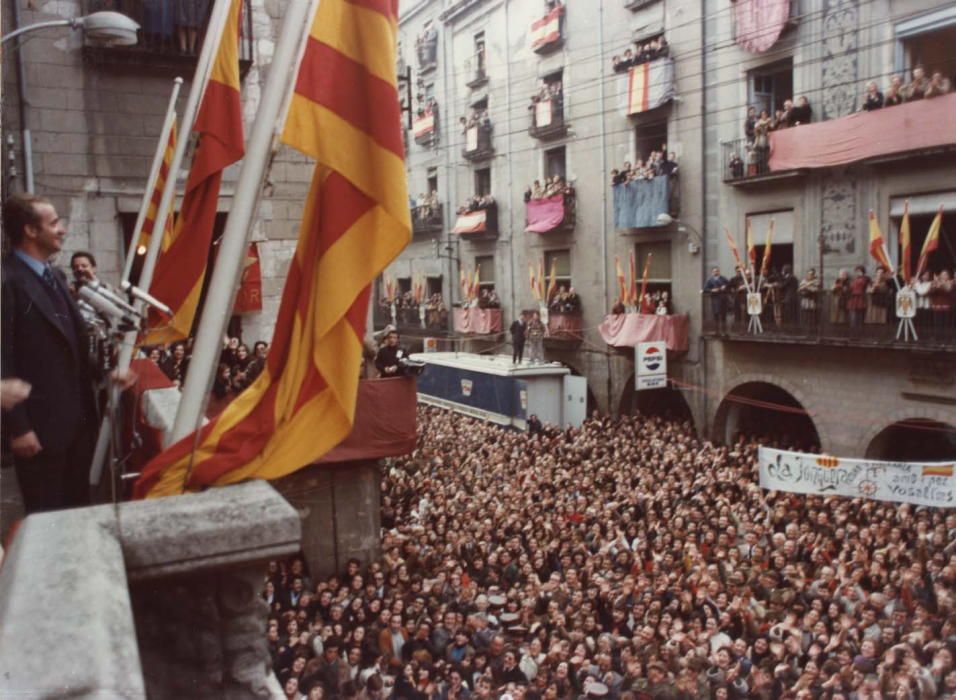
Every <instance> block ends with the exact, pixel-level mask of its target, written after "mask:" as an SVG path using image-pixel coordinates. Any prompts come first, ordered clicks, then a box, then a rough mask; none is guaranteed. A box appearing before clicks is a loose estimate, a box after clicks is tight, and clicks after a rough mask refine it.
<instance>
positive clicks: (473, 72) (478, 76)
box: [465, 55, 488, 90]
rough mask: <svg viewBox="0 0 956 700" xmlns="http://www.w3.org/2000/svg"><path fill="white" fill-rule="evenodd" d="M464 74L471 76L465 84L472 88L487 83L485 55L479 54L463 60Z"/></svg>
mask: <svg viewBox="0 0 956 700" xmlns="http://www.w3.org/2000/svg"><path fill="white" fill-rule="evenodd" d="M465 75H470V76H471V78H470V79H469V80H468V82H467V83H465V84H466V85H467V86H468V87H470V88H471V89H472V90H476V89H477V88H480V87H482V86H484V85H487V84H488V71H487V70H486V69H485V57H484V56H483V55H479V56H474V57H473V58H470V59H468V60H467V61H465Z"/></svg>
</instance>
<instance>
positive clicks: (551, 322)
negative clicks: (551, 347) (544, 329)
mask: <svg viewBox="0 0 956 700" xmlns="http://www.w3.org/2000/svg"><path fill="white" fill-rule="evenodd" d="M548 333H549V334H550V335H551V336H554V337H556V338H580V337H581V314H580V313H572V314H562V313H558V312H556V311H552V312H551V313H549V314H548Z"/></svg>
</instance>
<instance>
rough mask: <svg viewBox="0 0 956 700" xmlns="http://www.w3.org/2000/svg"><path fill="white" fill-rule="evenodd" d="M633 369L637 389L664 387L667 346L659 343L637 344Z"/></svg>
mask: <svg viewBox="0 0 956 700" xmlns="http://www.w3.org/2000/svg"><path fill="white" fill-rule="evenodd" d="M634 369H635V372H634V375H635V377H634V379H635V384H636V388H637V389H660V388H663V387H666V386H667V345H666V344H665V343H663V342H661V341H651V342H648V343H638V344H637V347H636V348H635V357H634Z"/></svg>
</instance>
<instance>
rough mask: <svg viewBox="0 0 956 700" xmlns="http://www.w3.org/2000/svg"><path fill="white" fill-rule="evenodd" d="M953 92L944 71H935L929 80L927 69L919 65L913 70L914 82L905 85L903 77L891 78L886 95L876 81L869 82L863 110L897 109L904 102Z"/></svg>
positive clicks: (895, 76)
mask: <svg viewBox="0 0 956 700" xmlns="http://www.w3.org/2000/svg"><path fill="white" fill-rule="evenodd" d="M951 90H952V83H951V82H950V80H949V78H947V77H946V76H945V74H944V73H943V72H942V71H934V72H933V76H932V77H931V78H928V77H926V69H925V68H924V67H923V66H922V65H917V66H916V67H915V68H913V77H912V80H910V82H908V83H906V84H905V85H904V84H903V78H902V77H901V76H899V75H894V76H891V77H890V85H889V87H887V88H886V93H885V95H884V94H883V93H881V92H880V91H879V88H878V87H877V84H876V81H875V80H871V81H870V82H868V83H867V84H866V92H865V93H864V95H863V106H862V109H863V111H866V112H872V111H874V110H877V109H882V108H883V107H895V106H896V105H900V104H903V103H904V102H911V101H913V100H921V99H923V98H929V97H939V96H941V95H946V94H948V93H949V92H950V91H951Z"/></svg>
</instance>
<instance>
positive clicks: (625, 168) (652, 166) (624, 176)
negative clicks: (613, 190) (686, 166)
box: [611, 143, 678, 187]
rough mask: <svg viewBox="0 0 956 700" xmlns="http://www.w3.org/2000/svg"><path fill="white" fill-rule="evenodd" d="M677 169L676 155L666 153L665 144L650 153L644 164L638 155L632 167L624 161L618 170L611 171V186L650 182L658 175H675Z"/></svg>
mask: <svg viewBox="0 0 956 700" xmlns="http://www.w3.org/2000/svg"><path fill="white" fill-rule="evenodd" d="M677 169H678V165H677V155H676V154H675V153H674V152H673V151H671V152H669V153H668V151H667V144H666V143H665V144H663V145H662V146H661V150H659V151H651V154H650V155H649V156H648V158H647V161H646V162H645V161H644V160H642V159H641V158H640V155H638V158H637V160H636V161H635V162H634V165H631V162H630V161H624V165H622V166H621V169H620V170H618V169H616V168H615V169H614V170H612V171H611V186H612V187H613V186H614V185H623V184H624V183H626V182H634V181H635V180H652V179H654V178H655V177H658V176H660V175H666V176H672V175H676V174H677Z"/></svg>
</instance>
